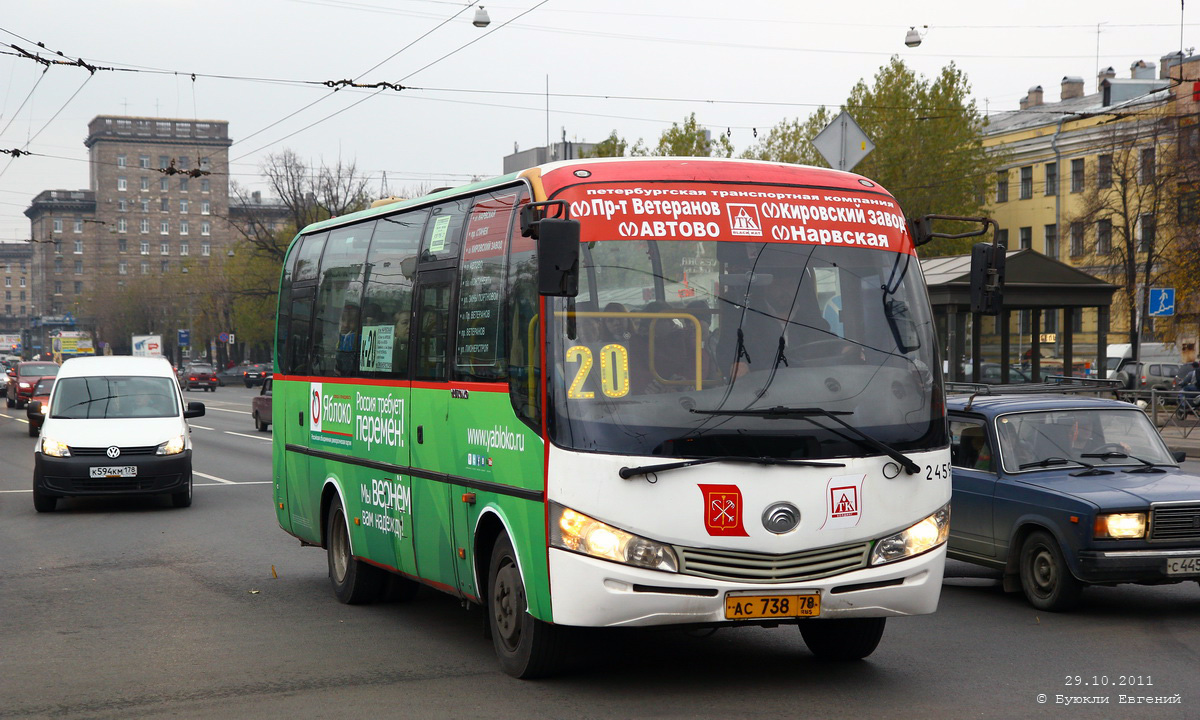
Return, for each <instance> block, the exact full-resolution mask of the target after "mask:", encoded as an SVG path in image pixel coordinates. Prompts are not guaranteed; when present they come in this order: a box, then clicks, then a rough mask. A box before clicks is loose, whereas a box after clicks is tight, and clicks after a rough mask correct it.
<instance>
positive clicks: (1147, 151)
mask: <svg viewBox="0 0 1200 720" xmlns="http://www.w3.org/2000/svg"><path fill="white" fill-rule="evenodd" d="M1138 182H1140V183H1142V184H1143V185H1149V184H1150V183H1152V182H1154V148H1152V147H1151V148H1144V149H1143V150H1142V166H1141V177H1140V178H1139V179H1138Z"/></svg>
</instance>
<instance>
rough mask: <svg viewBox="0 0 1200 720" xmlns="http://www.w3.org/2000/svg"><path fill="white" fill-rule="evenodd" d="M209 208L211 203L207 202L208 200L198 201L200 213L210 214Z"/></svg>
mask: <svg viewBox="0 0 1200 720" xmlns="http://www.w3.org/2000/svg"><path fill="white" fill-rule="evenodd" d="M211 209H212V204H211V203H209V201H207V200H205V201H204V202H202V203H200V214H201V215H210V214H211V212H210V211H211Z"/></svg>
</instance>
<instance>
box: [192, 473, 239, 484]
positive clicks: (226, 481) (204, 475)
mask: <svg viewBox="0 0 1200 720" xmlns="http://www.w3.org/2000/svg"><path fill="white" fill-rule="evenodd" d="M192 474H193V475H199V476H200V477H202V478H208V479H209V480H216V481H217V482H219V483H225V484H226V485H234V484H235V483H234V482H233V481H232V480H226V479H225V478H219V477H217V476H216V475H207V474H205V473H202V472H200V471H199V470H193V471H192Z"/></svg>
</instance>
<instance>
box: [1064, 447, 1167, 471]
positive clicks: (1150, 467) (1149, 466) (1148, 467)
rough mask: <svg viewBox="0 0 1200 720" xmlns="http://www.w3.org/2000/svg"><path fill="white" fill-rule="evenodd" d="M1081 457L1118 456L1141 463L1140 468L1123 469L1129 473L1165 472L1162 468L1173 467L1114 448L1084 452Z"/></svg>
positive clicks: (1100, 457) (1105, 458) (1108, 457)
mask: <svg viewBox="0 0 1200 720" xmlns="http://www.w3.org/2000/svg"><path fill="white" fill-rule="evenodd" d="M1083 457H1090V458H1099V459H1101V460H1116V459H1118V458H1128V459H1130V460H1137V461H1138V462H1140V463H1141V464H1142V467H1140V468H1134V469H1133V470H1126V471H1125V472H1130V473H1161V472H1166V470H1163V468H1166V467H1174V465H1162V464H1160V463H1155V462H1150V461H1149V460H1143V459H1142V458H1140V457H1136V456H1134V455H1130V454H1129V453H1123V452H1117V451H1116V450H1109V451H1108V452H1102V453H1084V454H1083Z"/></svg>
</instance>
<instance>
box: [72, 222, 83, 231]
mask: <svg viewBox="0 0 1200 720" xmlns="http://www.w3.org/2000/svg"><path fill="white" fill-rule="evenodd" d="M71 231H72V232H77V233H81V232H83V221H82V220H80V219H79V218H75V222H74V223H73V225H72V227H71Z"/></svg>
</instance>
